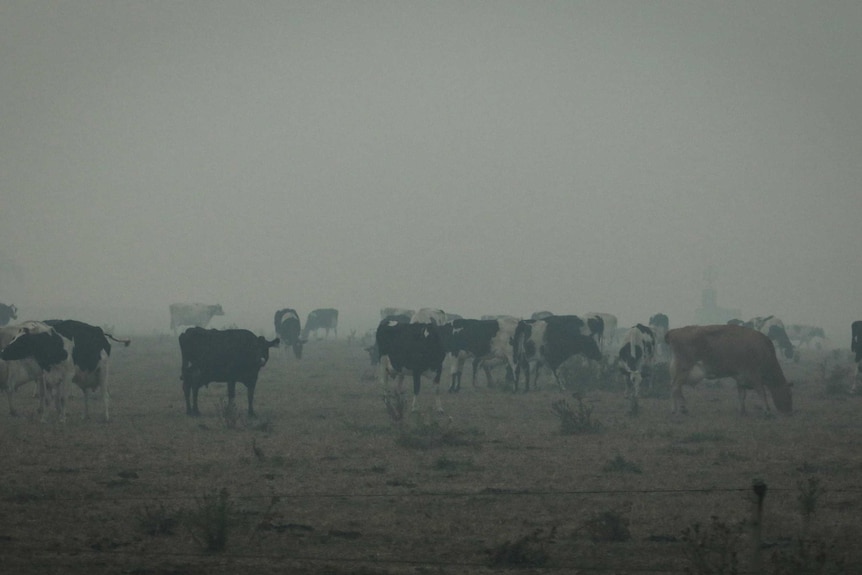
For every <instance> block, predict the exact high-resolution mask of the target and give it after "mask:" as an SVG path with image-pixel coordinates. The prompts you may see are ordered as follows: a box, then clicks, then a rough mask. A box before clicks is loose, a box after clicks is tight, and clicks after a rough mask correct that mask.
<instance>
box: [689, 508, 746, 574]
mask: <svg viewBox="0 0 862 575" xmlns="http://www.w3.org/2000/svg"><path fill="white" fill-rule="evenodd" d="M741 540H742V525H741V524H740V525H728V524H726V523H724V522H723V521H721V520H720V519H719V518H718V517H716V516H714V515H713V516H712V517H711V518H710V522H709V524H708V525H706V526H702V525H701V524H700V523H695V524H694V525H692V526H690V527H686V528H685V529H684V530H683V532H682V541H683V544H684V545H683V554H684V555H685V558H686V559H687V560H688V563H689V564H688V567H687V568H686V573H691V574H693V575H736V574H737V573H739V547H740V544H741Z"/></svg>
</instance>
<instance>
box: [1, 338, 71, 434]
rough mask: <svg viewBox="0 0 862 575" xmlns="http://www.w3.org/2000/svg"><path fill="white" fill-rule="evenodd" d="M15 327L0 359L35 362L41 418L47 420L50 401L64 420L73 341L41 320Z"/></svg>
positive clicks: (13, 361) (8, 361) (61, 419)
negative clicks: (15, 329) (17, 328)
mask: <svg viewBox="0 0 862 575" xmlns="http://www.w3.org/2000/svg"><path fill="white" fill-rule="evenodd" d="M18 327H19V328H20V329H19V330H18V331H17V333H16V334H15V336H14V337H13V338H12V340H11V341H10V342H9V344H8V345H6V347H4V348H3V351H2V352H0V359H2V360H3V361H5V362H7V364H9V363H15V362H19V361H20V362H24V361H29V360H32V361H33V362H35V364H36V366H37V367H38V369H39V374H38V378H39V396H40V397H41V404H40V411H41V412H42V421H43V422H45V421H47V416H48V406H49V405H50V404H51V402H52V400H53V403H54V407H55V409H56V411H57V415H58V417H59V419H60V421H61V422H65V421H66V397H67V383H68V382H69V381H72V379H73V378H74V376H75V364H74V363H73V362H72V361H73V360H72V351H73V350H72V347H73V345H74V344H73V343H72V340H70V339H68V338H65V337H63V336H62V335H60V334H59V333H57V332H56V331H55V330H54V328H52V327H51V326H49V325H46V324H44V323H42V322H35V321H31V322H25V323H24V324H22V325H21V326H18ZM85 396H86V393H85ZM10 407H11V406H10Z"/></svg>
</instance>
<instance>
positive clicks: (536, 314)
mask: <svg viewBox="0 0 862 575" xmlns="http://www.w3.org/2000/svg"><path fill="white" fill-rule="evenodd" d="M552 315H554V314H553V312H550V311H547V310H542V311H534V312H533V313H531V314H530V319H545V318H546V317H551V316H552Z"/></svg>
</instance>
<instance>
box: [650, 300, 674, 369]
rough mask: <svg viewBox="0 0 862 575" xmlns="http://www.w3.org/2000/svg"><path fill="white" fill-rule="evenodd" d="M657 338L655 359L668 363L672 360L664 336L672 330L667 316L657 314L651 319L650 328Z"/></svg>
mask: <svg viewBox="0 0 862 575" xmlns="http://www.w3.org/2000/svg"><path fill="white" fill-rule="evenodd" d="M648 327H649V328H650V329H651V330H652V333H653V335H654V336H655V359H657V360H660V361H662V362H663V363H664V362H667V361H668V359H670V353H669V352H668V348H667V343H665V341H664V335H665V334H666V333H667V330H668V329H669V328H670V320H669V319H668V317H667V315H665V314H663V313H660V312H659V313H657V314H655V315H653V316H650V318H649V326H648Z"/></svg>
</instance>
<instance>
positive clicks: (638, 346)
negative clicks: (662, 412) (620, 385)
mask: <svg viewBox="0 0 862 575" xmlns="http://www.w3.org/2000/svg"><path fill="white" fill-rule="evenodd" d="M654 355H655V334H654V333H653V331H652V330H651V329H650V328H648V327H647V326H645V325H643V324H640V323H639V324H637V325H635V326H634V327H632V328H631V329H629V330H628V331H627V332H626V335H625V337H624V338H623V346H622V347H621V348H620V352H619V358H620V370H621V371H622V372H623V375H625V378H626V397H628V398H630V399H631V404H632V411H637V404H638V397H640V387H641V382H642V381H643V380H644V378H645V377H650V378H651V376H652V374H651V373H650V371H651V368H652V360H653V356H654Z"/></svg>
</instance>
